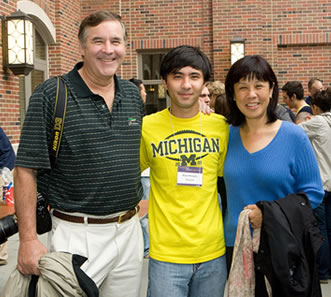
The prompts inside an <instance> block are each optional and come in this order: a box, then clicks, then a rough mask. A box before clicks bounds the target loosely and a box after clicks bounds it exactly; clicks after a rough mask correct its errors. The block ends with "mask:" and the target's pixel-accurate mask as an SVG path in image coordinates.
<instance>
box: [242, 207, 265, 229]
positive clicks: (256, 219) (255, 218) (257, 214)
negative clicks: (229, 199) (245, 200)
mask: <svg viewBox="0 0 331 297" xmlns="http://www.w3.org/2000/svg"><path fill="white" fill-rule="evenodd" d="M244 209H250V210H251V212H250V213H249V214H248V218H249V221H250V223H251V225H252V227H253V229H257V228H261V226H262V211H261V209H259V208H258V207H257V206H256V204H250V205H247V206H246V207H245V208H244Z"/></svg>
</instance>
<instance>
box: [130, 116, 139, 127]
mask: <svg viewBox="0 0 331 297" xmlns="http://www.w3.org/2000/svg"><path fill="white" fill-rule="evenodd" d="M138 124H139V123H138V121H137V119H136V118H128V125H129V126H138Z"/></svg>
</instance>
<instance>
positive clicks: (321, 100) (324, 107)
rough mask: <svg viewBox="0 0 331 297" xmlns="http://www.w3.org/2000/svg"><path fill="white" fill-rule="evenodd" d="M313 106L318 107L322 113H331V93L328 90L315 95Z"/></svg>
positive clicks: (312, 99)
mask: <svg viewBox="0 0 331 297" xmlns="http://www.w3.org/2000/svg"><path fill="white" fill-rule="evenodd" d="M311 104H312V105H316V106H318V107H319V108H320V109H321V111H322V112H327V111H330V109H331V93H330V92H328V91H327V90H324V91H320V92H317V93H315V94H314V95H313V97H312V98H311Z"/></svg>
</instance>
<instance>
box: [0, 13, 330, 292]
mask: <svg viewBox="0 0 331 297" xmlns="http://www.w3.org/2000/svg"><path fill="white" fill-rule="evenodd" d="M78 38H79V42H80V47H81V48H80V51H81V54H82V59H83V60H82V61H81V62H79V63H77V64H76V65H75V66H74V68H73V69H72V70H71V71H70V72H69V73H67V74H65V75H63V80H64V82H65V84H66V86H67V88H68V104H67V108H68V110H69V111H70V112H68V113H67V115H66V118H65V123H64V130H63V135H64V137H63V138H62V142H61V149H60V152H59V156H58V159H57V162H56V164H55V166H54V167H52V165H51V160H50V156H49V148H50V145H51V139H52V127H53V126H52V123H53V106H54V100H55V97H56V96H55V92H56V79H55V78H51V79H48V80H46V81H45V82H44V83H42V84H41V85H40V86H38V87H37V88H36V90H35V91H34V93H33V95H32V97H31V99H30V106H29V109H28V112H27V115H26V119H25V122H24V126H23V129H22V134H21V140H20V144H19V148H18V153H17V159H16V164H15V171H14V172H15V174H14V178H15V180H14V181H15V208H16V214H17V220H18V228H19V238H20V245H19V251H18V258H17V261H18V265H17V270H18V271H19V272H20V273H21V274H22V275H30V274H34V275H40V269H39V268H40V267H39V261H40V259H43V257H44V256H45V255H47V254H52V253H56V252H65V253H70V254H79V255H81V256H83V257H85V258H84V259H85V260H84V261H82V262H81V263H80V265H79V266H80V269H81V272H82V274H84V277H85V279H88V280H89V281H92V282H93V283H94V284H95V286H96V287H97V289H98V290H99V291H100V296H116V297H121V296H123V297H137V296H139V291H140V290H139V288H140V284H141V278H142V276H141V274H142V263H143V262H142V259H143V256H145V257H149V277H148V279H149V285H148V292H147V294H148V296H149V297H163V296H164V297H165V296H167V297H168V296H177V297H201V296H204V297H216V296H219V297H222V296H223V294H224V289H225V283H226V281H227V279H228V280H229V281H228V296H230V297H231V296H236V297H237V296H258V297H264V296H266V297H267V296H270V295H269V294H270V292H272V295H273V296H292V295H293V296H297V295H296V294H297V293H298V292H304V294H305V296H321V290H320V282H321V283H327V282H328V278H329V277H330V275H331V260H330V258H331V154H330V151H331V149H330V148H331V112H330V108H331V90H330V88H327V89H326V90H324V86H323V82H322V81H321V80H319V79H318V78H315V77H314V78H312V79H310V81H309V83H308V96H307V97H306V98H305V96H304V87H303V85H302V83H301V82H299V81H288V82H286V83H285V84H284V85H283V86H279V85H278V80H277V77H276V75H275V73H274V71H273V69H272V67H271V65H270V64H269V63H268V61H267V60H266V59H265V58H263V57H262V56H260V55H248V56H245V57H243V58H241V59H239V60H238V61H236V62H235V63H234V64H233V65H232V66H231V68H230V69H229V71H228V73H227V75H226V78H225V82H224V83H223V82H221V81H219V80H215V81H211V77H212V69H211V65H210V62H209V59H208V57H207V56H206V55H205V54H204V53H203V52H202V51H201V50H200V49H199V48H196V47H192V46H186V45H183V46H179V47H176V48H174V49H171V50H170V51H169V52H168V53H167V54H166V55H165V57H164V58H163V60H162V63H161V67H160V74H161V80H162V85H163V87H164V89H165V90H166V92H167V95H168V97H169V99H170V106H169V108H166V109H164V110H162V111H159V112H157V113H154V114H151V115H145V112H144V104H145V103H146V100H148V94H147V93H146V89H145V86H144V84H143V81H141V80H139V79H137V78H132V79H130V82H129V81H127V80H124V79H121V78H119V77H118V76H117V75H116V72H117V70H118V69H119V67H120V66H121V64H122V63H123V60H124V58H125V54H126V44H127V33H126V31H125V26H124V24H123V22H122V20H121V17H120V16H118V15H116V14H114V13H111V12H108V11H99V12H95V13H93V14H91V15H90V16H87V17H86V18H85V19H84V20H83V21H82V23H81V25H80V28H79V33H78ZM214 76H216V77H217V74H216V73H214ZM280 94H281V95H282V99H283V102H284V103H285V104H279V103H280V101H279V95H280ZM0 131H2V130H0ZM1 141H2V142H3V140H2V139H1ZM1 146H3V144H2V143H1ZM145 169H147V170H149V171H148V173H147V174H143V175H141V171H144V170H145ZM145 172H146V171H145ZM92 184H93V187H92V186H91V185H92ZM142 184H143V187H142ZM37 191H38V192H39V193H41V194H42V195H44V196H45V197H47V201H48V204H49V207H50V209H51V217H52V222H53V225H52V230H51V231H50V232H49V240H48V246H47V247H46V246H44V245H43V244H42V243H41V242H40V240H39V239H38V236H37V234H36V215H35V213H36V199H37V198H36V197H37ZM143 197H144V198H143ZM141 199H145V200H149V212H148V215H145V216H144V217H143V219H140V220H139V217H138V213H139V203H140V201H141ZM316 218H317V220H318V223H319V224H318V226H317V225H316V223H315V222H316ZM223 224H224V226H223ZM249 226H251V228H252V229H253V230H254V232H253V235H252V234H251V233H250V229H249V228H250V227H249ZM141 227H142V228H141ZM318 229H320V230H318ZM247 230H248V232H247ZM142 231H143V232H142ZM320 233H322V235H323V236H324V238H325V240H324V241H322V236H321V235H320ZM238 234H243V236H242V237H241V236H238ZM254 240H255V241H256V240H258V241H259V244H260V246H259V247H257V248H255V250H254V249H253V247H254ZM254 253H255V254H254ZM55 255H57V254H55ZM243 255H244V257H246V258H245V261H242V259H243ZM253 255H255V256H253ZM254 262H255V265H254ZM275 263H281V264H282V265H277V264H275ZM317 272H318V274H317ZM80 275H81V274H80ZM266 279H267V281H266ZM298 284H299V285H298ZM10 288H11V286H10V285H8V286H7V287H6V288H5V293H4V295H3V296H11V295H10V294H11V293H12V292H11V289H10ZM82 289H83V290H84V292H85V293H88V292H89V290H88V289H87V288H84V286H83V287H82ZM6 294H7V295H6ZM240 294H241V295H240ZM244 294H247V295H244ZM90 296H92V295H90ZM93 296H94V295H93Z"/></svg>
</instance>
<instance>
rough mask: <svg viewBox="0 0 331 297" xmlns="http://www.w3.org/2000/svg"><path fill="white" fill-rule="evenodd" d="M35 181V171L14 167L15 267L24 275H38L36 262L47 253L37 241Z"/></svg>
mask: <svg viewBox="0 0 331 297" xmlns="http://www.w3.org/2000/svg"><path fill="white" fill-rule="evenodd" d="M36 179H37V171H36V170H34V169H29V168H23V167H15V171H14V185H15V186H14V197H15V210H16V215H17V220H18V230H19V237H20V246H19V250H18V259H17V267H18V270H19V271H20V272H21V273H23V274H26V275H28V274H35V275H39V270H38V261H39V259H40V257H41V256H43V255H44V254H47V253H48V250H47V248H46V247H45V246H44V245H43V244H42V243H41V242H40V241H39V240H38V237H37V231H36V203H37V186H36Z"/></svg>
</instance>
